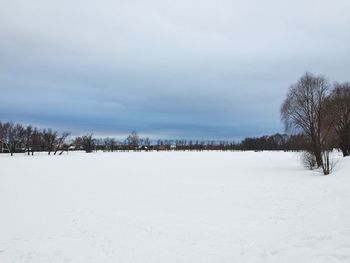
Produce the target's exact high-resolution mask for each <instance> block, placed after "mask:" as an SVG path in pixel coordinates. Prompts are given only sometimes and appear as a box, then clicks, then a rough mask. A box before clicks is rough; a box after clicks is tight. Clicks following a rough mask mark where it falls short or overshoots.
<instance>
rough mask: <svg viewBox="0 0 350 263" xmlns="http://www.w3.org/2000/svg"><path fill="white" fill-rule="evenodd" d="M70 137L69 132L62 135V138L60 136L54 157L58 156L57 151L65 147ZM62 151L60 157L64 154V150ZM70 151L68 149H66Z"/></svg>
mask: <svg viewBox="0 0 350 263" xmlns="http://www.w3.org/2000/svg"><path fill="white" fill-rule="evenodd" d="M68 136H69V132H64V133H62V134H61V136H59V137H58V138H57V139H56V145H55V152H54V155H56V153H57V151H58V150H60V149H61V148H62V146H63V145H64V143H65V141H66V139H67V137H68ZM61 150H62V151H61V152H60V154H59V155H61V154H62V153H63V152H64V149H61ZM66 150H67V151H68V149H66Z"/></svg>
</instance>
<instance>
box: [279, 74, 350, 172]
mask: <svg viewBox="0 0 350 263" xmlns="http://www.w3.org/2000/svg"><path fill="white" fill-rule="evenodd" d="M281 119H282V121H283V123H284V125H285V129H286V131H288V132H291V133H293V132H294V133H295V132H296V133H299V134H301V135H303V137H304V139H305V142H304V149H305V151H306V152H305V157H304V162H305V164H307V166H308V167H309V168H314V167H316V168H320V167H321V168H322V170H323V173H324V174H325V175H327V174H329V173H330V172H331V170H332V163H331V161H330V158H329V156H330V152H331V151H332V150H333V149H335V148H338V149H340V150H341V152H342V154H343V156H344V157H346V156H349V155H350V82H345V83H335V84H333V85H331V84H330V83H329V81H328V80H327V78H326V77H324V76H319V75H313V74H311V73H309V72H306V73H305V74H304V75H303V76H302V77H301V78H300V79H299V80H298V81H297V82H296V83H294V84H292V85H291V86H290V88H289V90H288V93H287V96H286V98H285V100H284V102H283V104H282V106H281Z"/></svg>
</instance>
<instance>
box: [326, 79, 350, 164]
mask: <svg viewBox="0 0 350 263" xmlns="http://www.w3.org/2000/svg"><path fill="white" fill-rule="evenodd" d="M327 106H328V107H327V112H328V114H329V117H330V119H331V120H332V121H333V127H334V131H335V133H336V135H337V144H338V147H339V148H340V150H341V151H342V153H343V156H344V157H345V156H349V155H350V82H345V83H342V84H339V83H336V84H335V85H334V89H333V90H332V92H331V94H330V96H329V99H328V103H327Z"/></svg>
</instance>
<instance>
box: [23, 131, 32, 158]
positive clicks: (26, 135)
mask: <svg viewBox="0 0 350 263" xmlns="http://www.w3.org/2000/svg"><path fill="white" fill-rule="evenodd" d="M32 136H33V127H32V126H31V125H29V126H27V127H26V128H25V129H24V145H25V151H27V152H28V155H30V150H31V147H32V145H31V139H32Z"/></svg>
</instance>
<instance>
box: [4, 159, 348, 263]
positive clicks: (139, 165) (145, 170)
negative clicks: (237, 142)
mask: <svg viewBox="0 0 350 263" xmlns="http://www.w3.org/2000/svg"><path fill="white" fill-rule="evenodd" d="M0 167H1V168H0V169H1V170H0V262H1V263H11V262H20V263H27V262H31V263H48V262H50V263H56V262H86V263H88V262H93V263H96V262H103V263H116V262H120V263H128V262H130V263H148V262H150V263H151V262H152V263H155V262H166V263H172V262H174V263H175V262H182V263H184V262H187V263H197V262H200V263H202V262H203V263H204V262H208V263H216V262H217V263H224V262H227V263H228V262H230V263H232V262H269V263H273V262H276V263H277V262H278V263H280V262H284V263H288V262H290V263H295V262H307V263H313V262H314V263H323V262H350V159H349V158H345V159H342V158H339V162H338V165H337V167H336V169H335V171H334V173H333V174H332V175H330V176H322V175H321V174H320V172H318V171H309V170H306V169H305V168H303V167H302V165H301V162H300V160H299V155H298V154H296V153H283V152H258V153H256V152H147V153H145V152H136V153H135V152H124V153H119V152H118V153H92V154H85V153H70V154H69V155H65V156H44V155H39V156H34V157H30V156H29V157H28V156H24V155H22V154H21V155H16V156H14V157H13V158H11V157H9V156H8V155H0Z"/></svg>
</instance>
